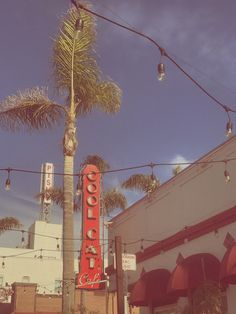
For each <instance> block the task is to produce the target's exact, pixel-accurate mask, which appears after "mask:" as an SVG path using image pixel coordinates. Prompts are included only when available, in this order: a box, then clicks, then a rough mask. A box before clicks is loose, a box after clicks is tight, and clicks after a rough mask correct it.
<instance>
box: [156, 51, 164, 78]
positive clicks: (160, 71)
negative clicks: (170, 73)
mask: <svg viewBox="0 0 236 314" xmlns="http://www.w3.org/2000/svg"><path fill="white" fill-rule="evenodd" d="M160 52H161V57H160V62H159V64H158V66H157V71H158V81H163V80H164V79H165V77H166V71H165V65H164V63H163V62H162V58H163V56H164V55H165V51H164V49H163V48H160Z"/></svg>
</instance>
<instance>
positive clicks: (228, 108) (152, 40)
mask: <svg viewBox="0 0 236 314" xmlns="http://www.w3.org/2000/svg"><path fill="white" fill-rule="evenodd" d="M71 1H72V2H73V3H74V4H75V6H76V8H77V9H82V10H84V11H86V12H89V13H90V14H92V15H94V16H97V17H99V18H100V19H103V20H105V21H107V22H109V23H112V24H113V25H115V26H118V27H120V28H123V29H125V30H126V31H129V32H132V33H134V34H136V35H138V36H140V37H142V38H145V39H147V40H148V41H149V42H151V43H152V44H153V45H155V46H156V47H157V48H158V49H159V50H160V51H161V52H162V51H164V50H163V48H162V47H161V46H160V45H159V44H158V43H157V42H156V41H155V40H154V39H153V38H151V37H150V36H148V35H146V34H144V33H141V32H139V31H138V30H136V29H135V28H131V27H128V26H125V25H123V24H121V23H118V22H116V21H114V20H112V19H110V18H107V17H106V16H103V15H101V14H99V13H97V12H95V11H92V10H90V9H88V8H87V7H85V6H84V5H82V4H79V3H77V2H75V0H71ZM164 55H165V57H166V58H168V60H169V61H171V62H172V63H173V64H174V65H175V66H176V67H177V68H178V69H179V70H180V71H181V72H182V73H183V74H184V75H185V76H186V77H187V78H188V79H190V80H191V81H192V83H193V84H195V85H196V86H197V87H198V88H199V89H200V90H201V91H202V92H203V93H204V94H205V95H207V96H208V97H209V98H210V99H211V100H213V101H214V102H215V103H216V104H217V105H219V106H220V107H221V108H222V109H224V110H225V111H226V112H227V113H228V112H233V113H236V110H234V109H232V108H230V107H228V106H226V105H225V104H224V103H222V102H221V101H219V100H218V99H217V98H216V97H215V96H213V95H211V94H210V93H209V92H208V91H207V90H206V89H205V88H204V87H203V86H202V85H201V84H200V83H198V82H197V81H196V80H195V79H194V78H193V77H192V76H191V75H190V74H188V73H187V72H186V71H185V70H184V68H183V67H182V66H181V65H179V64H178V63H177V62H176V61H175V60H174V59H173V58H172V57H171V56H170V55H169V54H167V53H166V51H164ZM160 68H161V67H160ZM160 70H161V69H160ZM162 70H163V69H162ZM162 72H164V71H162Z"/></svg>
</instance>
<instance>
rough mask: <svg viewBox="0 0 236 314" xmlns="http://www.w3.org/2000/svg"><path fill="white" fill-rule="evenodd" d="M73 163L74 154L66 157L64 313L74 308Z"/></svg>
mask: <svg viewBox="0 0 236 314" xmlns="http://www.w3.org/2000/svg"><path fill="white" fill-rule="evenodd" d="M73 164H74V156H65V157H64V173H65V174H68V175H64V210H63V291H62V308H63V313H64V314H69V313H71V312H72V310H73V309H74V290H75V282H74V252H73V250H74V245H73V244H74V243H73V237H74V232H73V225H74V219H73V176H72V174H73V168H74V167H73Z"/></svg>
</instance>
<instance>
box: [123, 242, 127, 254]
mask: <svg viewBox="0 0 236 314" xmlns="http://www.w3.org/2000/svg"><path fill="white" fill-rule="evenodd" d="M126 253H127V251H126V243H124V254H126Z"/></svg>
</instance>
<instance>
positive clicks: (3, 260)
mask: <svg viewBox="0 0 236 314" xmlns="http://www.w3.org/2000/svg"><path fill="white" fill-rule="evenodd" d="M5 266H6V265H5V257H4V256H3V258H2V268H3V269H4V268H5Z"/></svg>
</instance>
